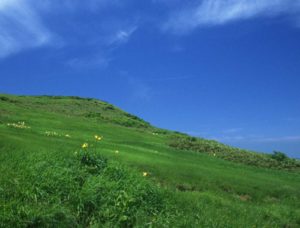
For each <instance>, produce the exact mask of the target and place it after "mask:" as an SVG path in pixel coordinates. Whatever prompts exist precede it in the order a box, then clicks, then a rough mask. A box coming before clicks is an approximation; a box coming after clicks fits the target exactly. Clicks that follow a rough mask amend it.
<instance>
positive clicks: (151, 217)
mask: <svg viewBox="0 0 300 228" xmlns="http://www.w3.org/2000/svg"><path fill="white" fill-rule="evenodd" d="M95 135H97V136H101V140H100V138H98V139H99V140H97V139H96V138H95ZM83 145H84V146H83ZM83 147H84V148H83ZM0 173H1V175H0V227H103V226H104V227H114V226H117V227H119V226H122V227H132V226H137V227H299V226H300V165H299V161H298V160H294V159H289V158H282V159H277V158H276V157H272V156H271V155H266V154H259V153H254V152H249V151H245V150H240V149H237V148H232V147H229V146H226V145H223V144H221V143H218V142H215V141H210V140H205V139H198V138H193V137H189V136H187V135H184V134H180V133H177V132H172V131H167V130H162V129H158V128H155V127H153V126H151V125H150V124H149V123H147V122H145V121H143V120H142V119H140V118H138V117H136V116H133V115H131V114H128V113H126V112H123V111H122V110H120V109H118V108H116V107H114V106H113V105H110V104H108V103H106V102H102V101H99V100H95V99H85V98H79V97H50V96H38V97H30V96H11V95H0Z"/></svg>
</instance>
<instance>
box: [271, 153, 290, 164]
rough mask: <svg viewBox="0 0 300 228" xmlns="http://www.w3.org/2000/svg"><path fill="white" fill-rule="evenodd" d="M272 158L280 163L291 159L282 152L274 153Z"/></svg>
mask: <svg viewBox="0 0 300 228" xmlns="http://www.w3.org/2000/svg"><path fill="white" fill-rule="evenodd" d="M271 158H273V159H275V160H276V161H279V162H283V161H287V160H288V159H289V158H288V156H287V155H286V154H285V153H282V152H280V151H274V152H273V154H272V155H271Z"/></svg>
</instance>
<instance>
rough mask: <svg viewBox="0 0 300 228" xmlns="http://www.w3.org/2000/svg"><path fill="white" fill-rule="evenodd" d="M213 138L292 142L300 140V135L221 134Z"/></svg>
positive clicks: (240, 140)
mask: <svg viewBox="0 0 300 228" xmlns="http://www.w3.org/2000/svg"><path fill="white" fill-rule="evenodd" d="M209 138H211V139H214V140H217V141H221V142H225V143H236V142H247V143H249V142H251V143H292V142H300V135H291V136H278V137H268V136H255V135H221V136H214V137H209Z"/></svg>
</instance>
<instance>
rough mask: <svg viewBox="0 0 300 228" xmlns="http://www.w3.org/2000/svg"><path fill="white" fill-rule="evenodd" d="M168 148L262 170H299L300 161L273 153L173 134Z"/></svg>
mask: <svg viewBox="0 0 300 228" xmlns="http://www.w3.org/2000/svg"><path fill="white" fill-rule="evenodd" d="M168 144H169V146H171V147H173V148H177V149H180V150H189V151H196V152H201V153H207V154H210V155H212V156H215V157H219V158H222V159H225V160H229V161H234V162H238V163H242V164H246V165H252V166H257V167H263V168H274V169H284V170H300V161H298V160H296V159H291V158H289V157H287V156H286V155H285V154H284V153H282V152H277V151H275V152H274V154H273V155H268V154H262V153H256V152H251V151H247V150H242V149H239V148H235V147H231V146H227V145H225V144H222V143H219V142H217V141H214V140H206V139H201V138H196V137H190V136H185V135H181V134H180V135H179V134H175V135H172V136H171V137H170V140H169V143H168Z"/></svg>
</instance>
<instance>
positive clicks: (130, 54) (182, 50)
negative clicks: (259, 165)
mask: <svg viewBox="0 0 300 228" xmlns="http://www.w3.org/2000/svg"><path fill="white" fill-rule="evenodd" d="M0 79H1V83H0V93H10V94H28V95H38V94H50V95H78V96H84V97H95V98H99V99H102V100H106V101H109V102H110V103H113V104H115V105H117V106H119V107H121V108H123V109H124V110H126V111H128V112H131V113H134V114H136V115H138V116H140V117H142V118H144V119H146V120H147V121H149V122H151V123H153V124H154V125H156V126H159V127H162V128H168V129H173V130H178V131H182V132H186V133H189V134H192V135H195V136H200V137H205V138H210V139H216V140H219V141H221V142H224V143H226V144H230V145H234V146H239V147H242V148H247V149H252V150H257V151H262V152H271V151H273V150H281V151H283V152H286V153H288V154H289V155H291V156H294V157H300V92H299V91H300V1H298V0H187V1H179V0H145V1H138V0H127V1H126V0H85V1H81V0H41V1H36V0H0Z"/></svg>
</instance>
